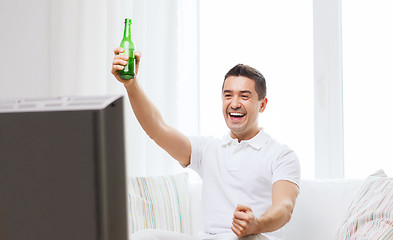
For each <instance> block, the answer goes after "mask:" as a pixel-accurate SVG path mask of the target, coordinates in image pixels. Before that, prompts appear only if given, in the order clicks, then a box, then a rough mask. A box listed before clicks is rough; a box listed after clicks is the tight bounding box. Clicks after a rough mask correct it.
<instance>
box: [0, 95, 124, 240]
mask: <svg viewBox="0 0 393 240" xmlns="http://www.w3.org/2000/svg"><path fill="white" fill-rule="evenodd" d="M123 125H124V124H123V97H120V96H98V97H97V96H95V97H59V98H47V99H15V100H2V101H0V239H1V240H126V239H127V238H128V233H127V206H126V202H127V201H126V200H127V199H126V197H127V196H126V180H125V179H126V174H125V153H124V131H123V129H124V127H123Z"/></svg>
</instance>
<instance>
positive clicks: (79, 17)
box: [49, 0, 199, 175]
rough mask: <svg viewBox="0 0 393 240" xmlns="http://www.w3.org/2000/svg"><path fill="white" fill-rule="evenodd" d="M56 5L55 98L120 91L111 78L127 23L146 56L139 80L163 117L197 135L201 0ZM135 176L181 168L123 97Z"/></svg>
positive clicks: (85, 0)
mask: <svg viewBox="0 0 393 240" xmlns="http://www.w3.org/2000/svg"><path fill="white" fill-rule="evenodd" d="M49 4H50V31H49V36H50V66H49V68H50V95H54V96H58V95H75V94H76V95H99V94H122V95H125V96H126V91H125V89H124V87H123V86H122V84H120V83H118V82H117V81H116V80H115V78H114V77H113V76H112V75H111V73H110V71H111V63H112V59H113V49H114V48H115V47H117V46H118V45H119V44H120V41H121V39H122V35H123V24H124V18H126V17H128V18H132V23H133V24H132V38H133V41H134V43H135V46H136V50H137V51H140V52H142V59H141V65H140V71H139V75H138V78H139V81H140V84H141V85H142V87H143V89H144V90H145V92H146V94H147V95H148V96H149V98H150V99H151V100H152V101H153V102H154V103H155V104H156V106H157V107H158V108H159V109H160V111H161V113H162V114H163V117H164V119H165V120H166V121H167V122H168V123H169V124H170V125H172V126H174V127H176V128H178V129H179V130H180V131H182V132H183V133H185V134H186V135H195V134H198V133H199V128H198V126H199V104H198V97H199V94H198V68H199V60H198V55H199V54H198V31H197V29H198V28H197V27H198V0H192V1H189V0H187V1H185V0H133V1H131V0H128V1H127V0H82V1H81V0H53V1H49ZM125 100H126V101H125V105H126V107H125V115H126V117H125V120H126V124H125V125H126V155H127V166H128V167H127V168H128V174H129V175H160V174H170V173H176V172H178V171H182V170H183V169H182V168H181V167H180V166H179V165H178V163H177V162H176V161H174V160H173V159H171V158H170V156H169V155H168V154H167V153H166V152H164V151H163V150H161V149H160V148H159V147H158V146H157V145H156V144H155V143H154V142H153V141H152V140H151V139H150V138H149V137H147V136H146V134H145V133H144V132H143V130H142V128H141V127H140V126H139V124H138V123H137V121H136V119H135V117H134V115H133V113H132V110H131V108H130V106H129V102H128V98H127V97H126V98H125Z"/></svg>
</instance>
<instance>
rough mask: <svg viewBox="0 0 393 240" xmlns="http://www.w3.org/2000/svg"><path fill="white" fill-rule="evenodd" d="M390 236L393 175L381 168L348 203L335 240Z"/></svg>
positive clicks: (392, 236) (392, 230)
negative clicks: (389, 175)
mask: <svg viewBox="0 0 393 240" xmlns="http://www.w3.org/2000/svg"><path fill="white" fill-rule="evenodd" d="M344 239H345V240H350V239H358V240H377V239H381V240H382V239H386V240H387V239H393V179H392V178H388V177H387V176H386V174H385V173H384V172H383V170H379V171H378V172H376V173H374V174H372V175H370V176H369V177H367V179H366V180H365V182H364V183H363V185H362V187H361V189H360V190H359V192H358V193H357V194H356V195H355V198H354V199H353V200H352V203H351V204H350V206H349V209H348V212H347V214H346V217H345V221H344V223H343V224H342V226H341V227H340V228H339V229H338V231H337V234H336V240H344Z"/></svg>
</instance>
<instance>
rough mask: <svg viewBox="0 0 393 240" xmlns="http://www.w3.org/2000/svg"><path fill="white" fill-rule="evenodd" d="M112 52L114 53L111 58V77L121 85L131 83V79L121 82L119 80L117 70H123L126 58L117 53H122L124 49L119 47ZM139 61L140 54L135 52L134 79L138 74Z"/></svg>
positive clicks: (121, 80)
mask: <svg viewBox="0 0 393 240" xmlns="http://www.w3.org/2000/svg"><path fill="white" fill-rule="evenodd" d="M113 52H114V53H115V57H114V58H113V62H112V74H113V76H115V77H116V79H117V80H118V81H119V82H121V83H128V82H131V81H132V80H133V79H131V80H123V79H121V78H120V76H119V73H118V70H123V69H124V66H125V65H127V60H128V56H127V55H120V54H119V53H122V52H124V49H123V48H121V47H118V48H115V49H114V50H113ZM140 60H141V53H140V52H135V77H136V75H137V74H138V70H139V62H140ZM135 77H134V78H135Z"/></svg>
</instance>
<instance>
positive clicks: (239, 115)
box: [229, 113, 244, 117]
mask: <svg viewBox="0 0 393 240" xmlns="http://www.w3.org/2000/svg"><path fill="white" fill-rule="evenodd" d="M229 115H231V116H232V117H243V116H244V114H243V113H229Z"/></svg>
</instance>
